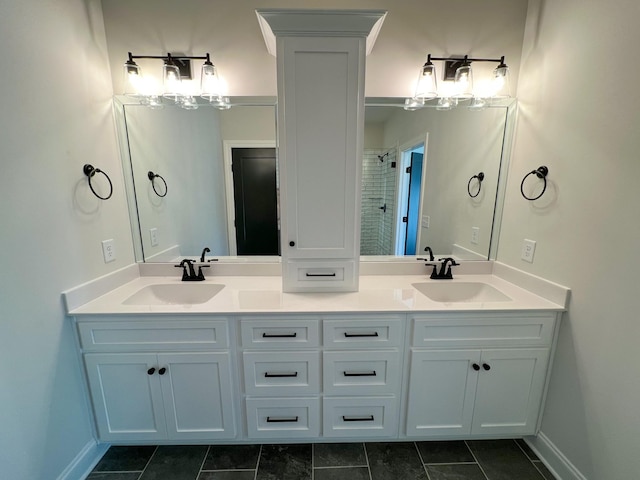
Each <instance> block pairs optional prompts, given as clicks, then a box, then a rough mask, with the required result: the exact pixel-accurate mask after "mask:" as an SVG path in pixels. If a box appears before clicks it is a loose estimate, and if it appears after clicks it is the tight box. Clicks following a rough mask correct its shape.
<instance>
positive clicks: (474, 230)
mask: <svg viewBox="0 0 640 480" xmlns="http://www.w3.org/2000/svg"><path fill="white" fill-rule="evenodd" d="M478 242H480V227H471V243H473V244H474V245H477V244H478Z"/></svg>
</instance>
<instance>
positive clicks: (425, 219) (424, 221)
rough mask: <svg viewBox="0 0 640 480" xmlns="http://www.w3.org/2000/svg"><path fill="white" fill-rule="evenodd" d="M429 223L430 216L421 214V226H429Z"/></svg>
mask: <svg viewBox="0 0 640 480" xmlns="http://www.w3.org/2000/svg"><path fill="white" fill-rule="evenodd" d="M430 223H431V217H430V216H429V215H423V216H422V228H429V224H430Z"/></svg>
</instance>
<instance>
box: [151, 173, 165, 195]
mask: <svg viewBox="0 0 640 480" xmlns="http://www.w3.org/2000/svg"><path fill="white" fill-rule="evenodd" d="M147 176H148V177H149V180H151V186H152V187H153V191H154V192H156V195H158V196H159V197H166V196H167V192H168V191H169V187H167V182H166V181H165V179H164V178H162V177H161V176H160V175H158V174H157V173H153V172H152V171H151V170H149V173H147ZM156 178H159V179H160V180H162V183H164V194H162V195H160V194H159V193H158V191H157V190H156V183H155V182H154V180H155V179H156Z"/></svg>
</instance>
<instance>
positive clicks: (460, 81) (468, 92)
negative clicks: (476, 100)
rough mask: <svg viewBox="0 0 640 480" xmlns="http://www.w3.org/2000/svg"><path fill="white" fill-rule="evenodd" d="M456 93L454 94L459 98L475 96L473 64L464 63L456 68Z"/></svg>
mask: <svg viewBox="0 0 640 480" xmlns="http://www.w3.org/2000/svg"><path fill="white" fill-rule="evenodd" d="M454 83H455V89H456V93H455V94H454V95H453V96H454V97H455V98H458V99H468V98H472V97H473V71H472V70H471V65H468V64H467V65H462V66H461V67H458V69H457V70H456V75H455V78H454Z"/></svg>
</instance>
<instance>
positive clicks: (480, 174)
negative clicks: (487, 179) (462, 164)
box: [467, 172, 484, 198]
mask: <svg viewBox="0 0 640 480" xmlns="http://www.w3.org/2000/svg"><path fill="white" fill-rule="evenodd" d="M474 178H477V179H478V191H477V192H476V194H475V195H473V194H472V193H471V182H473V179H474ZM483 180H484V173H483V172H480V173H479V174H477V175H474V176H473V177H471V178H470V179H469V183H467V193H468V194H469V196H470V197H471V198H476V197H477V196H478V195H480V190H482V181H483Z"/></svg>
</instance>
